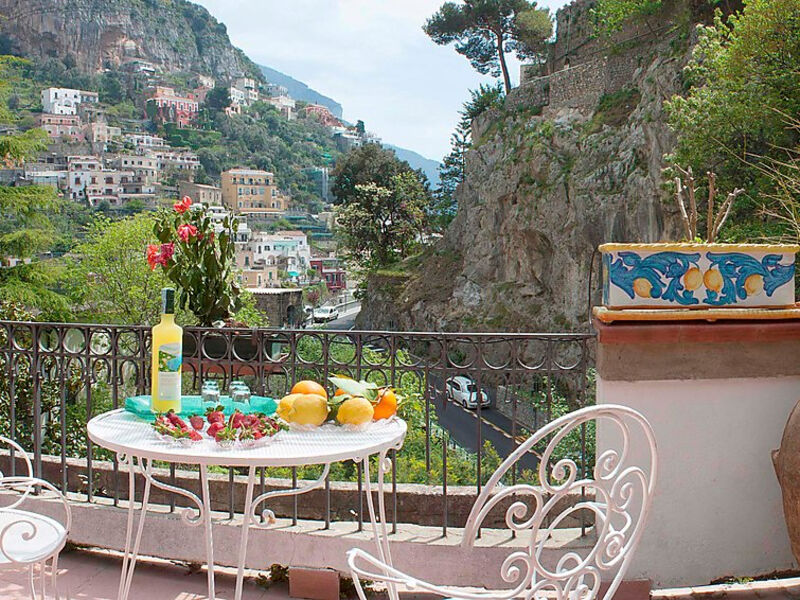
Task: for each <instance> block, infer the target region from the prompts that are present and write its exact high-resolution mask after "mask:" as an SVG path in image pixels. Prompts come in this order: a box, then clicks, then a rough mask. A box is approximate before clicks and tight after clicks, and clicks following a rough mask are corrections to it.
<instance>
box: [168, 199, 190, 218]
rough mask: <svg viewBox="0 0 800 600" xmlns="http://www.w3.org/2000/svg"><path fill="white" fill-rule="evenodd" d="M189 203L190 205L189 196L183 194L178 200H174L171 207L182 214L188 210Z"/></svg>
mask: <svg viewBox="0 0 800 600" xmlns="http://www.w3.org/2000/svg"><path fill="white" fill-rule="evenodd" d="M191 205H192V199H191V198H189V196H184V197H183V198H181V200H180V202H176V203H175V204H173V205H172V208H174V209H175V212H176V213H179V214H183V213H185V212H186V211H187V210H189V207H190V206H191Z"/></svg>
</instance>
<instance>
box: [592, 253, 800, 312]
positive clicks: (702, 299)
mask: <svg viewBox="0 0 800 600" xmlns="http://www.w3.org/2000/svg"><path fill="white" fill-rule="evenodd" d="M798 250H800V246H794V245H784V244H777V245H768V244H604V245H602V246H600V251H601V252H602V253H603V303H604V304H605V305H606V306H607V307H609V308H617V309H619V308H710V307H717V308H726V307H751V308H755V307H787V306H793V305H794V302H795V297H794V271H795V268H794V257H795V254H796V253H797V252H798Z"/></svg>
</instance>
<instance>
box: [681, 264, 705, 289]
mask: <svg viewBox="0 0 800 600" xmlns="http://www.w3.org/2000/svg"><path fill="white" fill-rule="evenodd" d="M701 285H703V273H702V272H701V271H700V269H698V268H697V267H692V268H691V269H689V270H688V271H686V275H684V276H683V287H685V288H686V289H687V290H689V291H690V292H691V291H692V290H696V289H697V288H699V287H700V286H701Z"/></svg>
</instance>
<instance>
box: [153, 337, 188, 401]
mask: <svg viewBox="0 0 800 600" xmlns="http://www.w3.org/2000/svg"><path fill="white" fill-rule="evenodd" d="M182 362H183V348H181V344H180V343H179V342H176V343H173V344H162V345H161V346H159V348H158V399H159V400H178V399H180V397H181V363H182Z"/></svg>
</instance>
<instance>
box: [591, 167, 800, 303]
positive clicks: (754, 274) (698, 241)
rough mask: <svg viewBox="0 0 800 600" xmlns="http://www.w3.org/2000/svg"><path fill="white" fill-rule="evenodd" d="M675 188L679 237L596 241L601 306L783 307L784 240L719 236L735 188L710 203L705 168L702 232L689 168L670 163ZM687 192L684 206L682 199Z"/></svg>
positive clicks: (789, 256)
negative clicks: (736, 240) (734, 240)
mask: <svg viewBox="0 0 800 600" xmlns="http://www.w3.org/2000/svg"><path fill="white" fill-rule="evenodd" d="M678 171H679V172H680V174H681V176H679V177H676V178H675V188H676V191H675V196H676V200H677V203H678V208H679V209H680V213H681V217H682V221H683V226H684V230H685V235H686V241H684V242H679V243H654V244H620V243H610V244H603V245H601V246H600V252H601V253H602V257H603V304H604V305H605V306H606V308H609V309H630V308H649V309H653V308H655V309H659V308H666V309H676V308H691V309H712V308H741V307H746V308H786V307H791V306H794V303H795V296H794V270H795V267H794V261H795V254H796V253H797V251H798V249H800V248H799V247H798V246H796V245H789V244H720V243H717V242H716V240H717V238H718V236H719V232H720V230H721V229H722V227H723V226H724V225H725V222H726V220H727V219H728V216H729V215H730V212H731V209H732V207H733V204H734V201H735V200H736V198H737V197H738V196H739V195H740V194H742V193H743V191H744V190H741V189H735V190H733V191H732V192H730V193H729V194H728V195H727V196H726V198H725V200H724V201H723V202H722V203H721V204H720V206H719V209H718V210H715V206H714V200H715V196H716V193H717V189H716V177H715V175H714V173H708V201H707V206H706V211H707V217H706V232H705V233H706V240H705V241H703V240H702V238H700V236H699V232H698V215H699V212H700V207H699V206H698V202H697V197H696V190H697V188H696V185H695V179H694V176H693V174H692V171H691V168H689V169H686V170H684V169H680V168H679V169H678ZM686 198H688V206H687V202H686Z"/></svg>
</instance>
